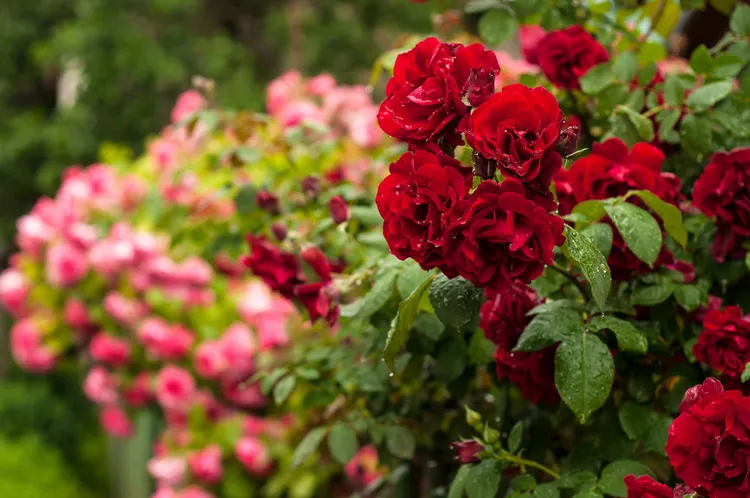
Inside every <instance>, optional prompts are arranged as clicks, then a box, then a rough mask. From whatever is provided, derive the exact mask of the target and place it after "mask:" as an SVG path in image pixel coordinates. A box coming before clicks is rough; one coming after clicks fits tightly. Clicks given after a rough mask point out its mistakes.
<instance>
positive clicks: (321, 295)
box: [294, 282, 340, 325]
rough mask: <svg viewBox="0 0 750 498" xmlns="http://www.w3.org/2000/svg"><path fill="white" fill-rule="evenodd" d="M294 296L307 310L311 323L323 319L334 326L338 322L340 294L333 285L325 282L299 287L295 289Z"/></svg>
mask: <svg viewBox="0 0 750 498" xmlns="http://www.w3.org/2000/svg"><path fill="white" fill-rule="evenodd" d="M294 296H295V297H296V298H297V299H299V301H300V302H301V303H302V305H303V306H304V307H305V308H307V311H308V313H309V314H310V321H311V322H314V321H315V320H317V319H318V318H321V317H322V318H324V319H325V320H326V321H327V322H328V323H329V324H330V325H333V324H334V323H336V320H338V318H339V312H340V308H339V303H338V292H337V291H336V288H335V287H334V286H333V285H330V284H328V283H325V282H316V283H314V284H301V285H297V286H296V287H295V288H294Z"/></svg>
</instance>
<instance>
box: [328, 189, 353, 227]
mask: <svg viewBox="0 0 750 498" xmlns="http://www.w3.org/2000/svg"><path fill="white" fill-rule="evenodd" d="M328 210H329V211H330V212H331V218H332V219H333V222H334V223H336V224H337V225H340V224H341V223H344V222H345V221H346V220H348V219H349V204H347V203H346V201H345V200H344V198H343V197H341V196H340V195H334V196H333V197H331V200H330V201H328Z"/></svg>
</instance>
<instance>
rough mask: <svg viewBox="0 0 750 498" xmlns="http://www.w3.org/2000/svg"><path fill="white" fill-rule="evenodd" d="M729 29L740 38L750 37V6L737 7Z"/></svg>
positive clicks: (730, 20)
mask: <svg viewBox="0 0 750 498" xmlns="http://www.w3.org/2000/svg"><path fill="white" fill-rule="evenodd" d="M729 28H730V29H731V30H732V31H733V32H734V33H735V34H737V35H738V36H741V37H744V36H749V35H750V5H745V4H739V5H737V8H736V9H734V12H733V13H732V17H731V18H730V19H729Z"/></svg>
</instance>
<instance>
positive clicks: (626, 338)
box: [586, 316, 648, 354]
mask: <svg viewBox="0 0 750 498" xmlns="http://www.w3.org/2000/svg"><path fill="white" fill-rule="evenodd" d="M586 326H587V328H588V329H589V330H591V331H596V330H602V329H607V330H611V331H612V332H614V334H615V337H616V338H617V345H618V346H619V349H620V350H622V351H629V352H631V353H640V354H643V353H645V352H646V351H647V350H648V340H646V336H645V335H643V333H642V332H641V331H640V330H638V329H637V328H635V327H634V326H633V324H632V323H630V322H628V321H625V320H621V319H619V318H615V317H613V316H595V317H593V318H592V319H591V320H589V323H587V324H586Z"/></svg>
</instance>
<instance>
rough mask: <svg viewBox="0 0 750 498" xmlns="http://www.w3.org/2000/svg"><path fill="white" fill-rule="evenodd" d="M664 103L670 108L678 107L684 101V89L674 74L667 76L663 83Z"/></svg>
mask: <svg viewBox="0 0 750 498" xmlns="http://www.w3.org/2000/svg"><path fill="white" fill-rule="evenodd" d="M664 101H665V102H666V103H667V104H669V105H670V106H672V107H680V106H682V103H683V102H684V101H685V89H684V88H683V87H682V82H681V81H680V78H679V77H678V76H677V75H675V74H670V75H668V76H667V81H666V83H664ZM678 116H679V111H678Z"/></svg>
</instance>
